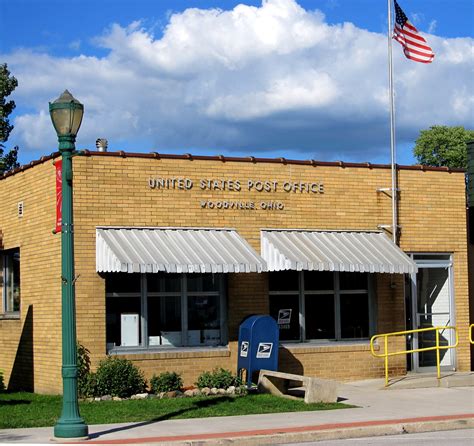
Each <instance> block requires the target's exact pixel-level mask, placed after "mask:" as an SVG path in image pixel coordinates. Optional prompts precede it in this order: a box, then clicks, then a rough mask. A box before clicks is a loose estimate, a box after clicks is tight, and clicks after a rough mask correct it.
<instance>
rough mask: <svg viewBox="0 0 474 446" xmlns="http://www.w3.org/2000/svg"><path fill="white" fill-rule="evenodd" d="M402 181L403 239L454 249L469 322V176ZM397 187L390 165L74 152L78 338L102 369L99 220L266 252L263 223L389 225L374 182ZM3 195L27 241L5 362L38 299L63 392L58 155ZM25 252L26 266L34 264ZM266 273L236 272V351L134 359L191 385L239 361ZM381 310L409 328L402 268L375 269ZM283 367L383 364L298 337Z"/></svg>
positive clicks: (43, 373) (341, 369)
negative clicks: (251, 187) (231, 240)
mask: <svg viewBox="0 0 474 446" xmlns="http://www.w3.org/2000/svg"><path fill="white" fill-rule="evenodd" d="M150 177H151V178H160V177H163V178H170V177H183V178H189V179H192V180H193V182H194V186H193V188H192V189H191V190H179V189H170V190H157V189H151V188H150V187H149V185H148V180H149V178H150ZM200 179H226V180H228V179H233V180H240V181H241V183H242V188H241V189H242V190H241V191H240V192H236V191H208V190H201V189H200V188H199V180H200ZM248 179H254V180H268V181H272V182H273V181H277V182H278V185H279V186H280V187H279V190H278V191H276V192H272V193H269V192H256V191H248V190H247V188H246V181H247V180H248ZM285 181H292V182H296V181H303V182H318V183H319V182H320V183H323V185H324V193H322V194H312V193H301V192H285V191H282V190H281V185H282V183H283V182H285ZM399 182H400V184H399V187H400V189H401V199H400V206H399V211H400V224H401V226H402V236H401V247H402V249H403V250H405V251H413V252H452V253H454V276H455V299H456V318H457V322H458V325H459V326H466V327H467V322H468V314H469V305H468V293H467V263H466V259H467V257H466V229H465V205H464V175H463V174H462V173H449V172H446V171H436V172H434V171H426V172H423V171H413V170H401V171H400V172H399ZM390 184H391V179H390V170H389V169H381V168H355V167H335V166H310V165H295V164H282V163H278V164H275V163H263V162H258V163H252V162H230V161H226V162H222V161H217V160H214V161H206V160H183V159H177V160H171V159H150V158H138V157H119V156H111V154H108V156H98V155H94V156H90V157H89V156H80V157H76V158H75V159H74V218H75V255H76V259H75V260H76V274H77V275H79V279H78V281H77V283H76V300H77V333H78V339H79V340H80V341H81V342H82V343H83V344H84V345H85V346H86V347H87V348H88V349H89V350H90V351H91V355H92V362H93V366H96V365H97V363H98V361H99V360H100V359H101V358H103V357H104V355H105V352H106V342H105V283H104V282H105V281H104V278H103V277H101V276H100V275H98V274H97V273H96V272H95V228H96V226H180V227H226V228H235V229H236V230H237V231H238V232H239V234H241V235H242V236H243V237H244V238H245V239H246V240H247V241H249V243H250V244H251V245H252V246H253V247H254V248H255V249H256V250H257V252H260V229H262V228H308V229H377V225H379V224H390V223H391V201H390V198H389V197H387V195H385V194H383V193H381V192H377V188H380V187H388V186H390ZM25 188H26V189H27V190H28V194H29V195H26V196H30V195H31V200H32V201H33V202H35V203H36V206H37V207H36V209H35V214H30V215H32V217H31V218H32V219H33V215H34V221H33V220H32V221H31V224H30V225H26V226H25V225H24V223H22V224H23V225H24V226H20V227H17V226H15V225H16V223H17V221H16V220H15V216H14V214H15V212H16V202H17V201H19V199H20V198H19V197H20V195H21V197H24V194H23V195H22V194H21V193H20V190H22V189H23V190H25ZM0 193H1V194H3V195H0V197H2V203H4V202H5V203H8V205H7V206H5V209H2V214H1V220H0V230H2V232H3V234H4V236H3V244H4V248H5V249H7V248H9V247H15V246H20V245H21V246H20V248H21V249H22V251H21V254H22V319H21V321H0V339H2V342H3V339H7V338H8V339H9V342H10V343H11V345H12V347H11V348H10V349H9V350H8V352H3V350H2V352H3V353H1V354H0V355H3V356H0V360H2V361H4V363H6V364H7V366H5V367H4V368H5V369H7V374H8V368H10V369H11V367H12V363H13V356H14V354H15V352H14V350H15V341H14V340H13V341H12V340H11V339H12V336H11V335H8V336H7V331H11V332H13V328H14V327H16V328H15V329H16V330H17V334H16V336H17V338H18V336H20V332H21V328H20V326H21V324H24V318H25V317H26V315H25V311H24V308H25V306H29V305H32V306H33V310H34V312H33V315H34V318H33V330H34V334H33V336H34V340H35V343H34V345H35V347H34V359H35V375H34V382H35V389H36V390H37V391H40V392H60V391H61V388H60V323H59V316H60V308H59V299H60V295H59V283H58V280H57V277H58V276H59V265H60V258H59V252H60V246H59V245H60V243H59V238H58V237H57V236H53V235H52V234H51V229H52V228H53V225H54V213H55V210H54V168H53V166H52V165H51V162H47V163H45V164H41V165H39V166H35V167H33V168H31V169H28V170H27V171H25V172H23V173H19V174H16V175H14V176H12V177H7V178H5V179H3V180H2V181H0ZM18 194H19V195H18ZM23 199H24V200H25V212H28V211H29V208H28V206H29V205H30V204H29V202H28V201H27V200H26V198H23ZM3 200H5V201H3ZM203 200H212V201H222V200H228V201H244V202H249V201H252V202H255V203H256V204H257V207H258V206H259V203H260V202H262V201H264V202H268V201H278V202H282V203H283V204H284V210H281V211H276V210H273V211H268V210H262V209H255V210H223V209H221V210H218V209H202V208H201V206H200V202H201V201H203ZM2 207H3V206H2ZM12 208H15V209H12ZM8 209H11V210H10V211H8ZM25 221H26V220H25ZM27 256H28V258H29V260H28V262H29V263H26V264H25V262H26V259H27ZM30 257H31V258H30ZM26 271H28V273H26ZM391 281H393V283H394V284H395V286H394V287H392V286H391ZM267 282H268V281H267V274H266V273H264V274H239V275H234V274H230V275H229V277H228V313H229V314H228V319H229V341H230V342H229V349H228V350H225V349H224V350H216V351H214V352H212V351H211V352H196V351H194V352H193V351H191V352H175V353H173V352H171V353H149V354H140V355H128V356H127V357H129V358H130V359H132V360H133V361H134V362H136V363H137V364H138V365H140V367H142V368H143V369H144V370H145V372H146V374H147V376H148V377H150V376H151V375H152V374H153V373H159V372H160V371H163V370H165V369H167V370H176V371H178V372H182V373H183V376H184V379H185V383H186V384H191V383H193V382H194V381H195V379H196V378H197V375H198V374H199V373H200V372H202V371H203V370H206V369H207V370H208V369H210V368H213V367H215V366H223V367H227V368H230V369H232V370H233V369H235V367H236V353H235V350H236V340H237V333H238V325H239V323H240V322H241V321H242V319H243V318H244V317H245V316H246V315H248V314H254V313H265V312H267V311H268V297H267V296H268V289H267ZM45 294H46V296H45ZM377 311H378V332H385V331H394V330H399V329H403V328H404V327H405V313H404V297H403V280H402V277H401V276H394V277H392V278H391V277H390V275H377ZM7 324H10V325H7ZM15 324H17V325H15ZM17 326H18V327H17ZM5 327H6V328H5ZM465 330H467V328H466V329H465ZM397 342H398V343H400V342H401V341H397ZM400 345H401V344H400ZM469 361H470V355H469V347H468V343H467V342H466V340H464V339H463V335H461V343H460V347H459V349H458V367H459V369H461V370H468V369H469ZM280 364H281V367H282V368H285V369H288V370H293V371H295V370H296V368H297V367H303V368H304V373H307V374H312V375H317V376H333V377H337V378H338V379H356V378H364V377H375V376H382V373H383V362H382V361H381V360H376V359H373V358H372V357H371V355H370V352H369V351H368V347H367V345H355V344H352V345H350V344H345V345H335V346H332V347H323V346H320V347H314V346H307V345H305V346H303V345H295V346H289V347H286V348H285V349H282V350H281V359H280ZM36 366H38V367H36ZM0 367H1V366H0ZM295 367H296V368H295ZM51 370H53V372H51ZM404 371H405V361H404V358H401V357H400V358H398V359H394V360H393V361H392V360H391V372H392V373H394V374H396V373H403V372H404Z"/></svg>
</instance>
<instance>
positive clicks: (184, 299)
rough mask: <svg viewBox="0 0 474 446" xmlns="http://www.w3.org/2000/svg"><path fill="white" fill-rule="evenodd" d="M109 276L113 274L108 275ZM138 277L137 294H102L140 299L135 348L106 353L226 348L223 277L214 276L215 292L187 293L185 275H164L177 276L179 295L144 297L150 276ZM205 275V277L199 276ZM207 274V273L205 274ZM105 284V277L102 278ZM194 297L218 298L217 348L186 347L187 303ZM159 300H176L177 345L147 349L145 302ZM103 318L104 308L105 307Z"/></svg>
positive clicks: (161, 293) (116, 348) (117, 347)
mask: <svg viewBox="0 0 474 446" xmlns="http://www.w3.org/2000/svg"><path fill="white" fill-rule="evenodd" d="M112 274H113V273H112ZM139 274H140V292H125V293H121V292H116V291H114V292H110V293H106V294H105V296H106V299H107V298H113V297H139V298H140V307H141V308H140V337H139V345H138V346H127V347H124V346H120V345H114V346H113V347H109V344H107V353H116V352H117V353H118V352H125V351H127V352H129V351H131V350H133V351H163V350H165V351H169V350H173V351H174V350H177V349H209V348H216V347H223V346H226V345H227V344H228V332H227V290H226V282H225V274H221V273H216V274H214V275H215V276H216V279H217V280H218V281H219V283H218V287H217V290H215V291H188V287H187V277H188V275H189V273H166V274H173V275H174V276H178V280H180V290H179V291H152V292H150V293H148V276H152V275H153V274H151V273H139ZM203 274H207V273H203ZM209 274H211V273H209ZM105 280H107V277H106V278H105ZM194 296H217V297H218V298H219V324H220V325H219V329H220V333H221V341H220V343H219V344H218V345H217V346H213V345H188V331H189V329H188V300H189V298H192V297H194ZM150 297H152V298H161V297H176V298H179V299H180V306H181V345H180V346H173V345H166V346H163V345H152V346H150V345H149V337H148V299H149V298H150ZM106 314H107V306H106Z"/></svg>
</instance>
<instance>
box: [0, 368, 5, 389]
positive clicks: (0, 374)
mask: <svg viewBox="0 0 474 446" xmlns="http://www.w3.org/2000/svg"><path fill="white" fill-rule="evenodd" d="M4 390H5V384H4V382H3V370H0V392H3V391H4Z"/></svg>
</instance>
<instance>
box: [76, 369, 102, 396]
mask: <svg viewBox="0 0 474 446" xmlns="http://www.w3.org/2000/svg"><path fill="white" fill-rule="evenodd" d="M77 391H78V394H79V396H80V397H81V398H87V397H93V396H102V395H101V394H100V392H99V390H98V388H97V376H96V374H95V373H89V374H87V375H85V377H84V378H83V379H82V380H81V385H80V386H79V381H78V386H77Z"/></svg>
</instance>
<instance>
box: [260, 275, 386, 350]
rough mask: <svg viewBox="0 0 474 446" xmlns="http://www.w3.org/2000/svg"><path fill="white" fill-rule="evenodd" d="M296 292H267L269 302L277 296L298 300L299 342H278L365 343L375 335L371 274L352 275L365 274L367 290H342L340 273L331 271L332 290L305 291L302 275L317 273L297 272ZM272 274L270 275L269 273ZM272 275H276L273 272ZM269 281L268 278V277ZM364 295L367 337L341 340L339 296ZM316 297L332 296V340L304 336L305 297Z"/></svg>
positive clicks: (373, 293) (373, 294) (373, 292)
mask: <svg viewBox="0 0 474 446" xmlns="http://www.w3.org/2000/svg"><path fill="white" fill-rule="evenodd" d="M298 273H299V277H298V290H297V291H296V290H289V291H270V290H269V291H268V297H269V302H270V300H271V298H272V296H278V295H280V296H281V295H293V296H295V297H297V298H298V308H299V314H298V318H299V330H300V339H299V340H280V342H284V343H291V344H298V343H308V342H309V343H321V344H324V343H329V342H358V341H367V340H369V339H370V337H371V336H373V334H374V333H376V314H377V308H376V302H375V285H374V277H373V274H369V273H358V272H354V273H352V274H365V275H366V276H367V289H353V290H352V289H351V290H343V289H341V288H340V273H339V271H332V274H333V288H332V289H329V290H327V289H325V290H308V291H306V289H305V287H304V275H305V273H306V274H307V273H318V271H298ZM270 274H272V273H270ZM274 274H278V272H275V273H274ZM269 280H270V277H269ZM362 294H364V295H365V294H366V295H367V298H368V310H369V314H368V318H369V321H368V322H369V324H368V329H369V336H368V337H366V338H342V329H341V295H362ZM317 295H324V296H328V295H332V296H333V297H334V332H335V337H334V338H327V339H308V338H307V336H306V317H307V315H306V297H307V296H317Z"/></svg>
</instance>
